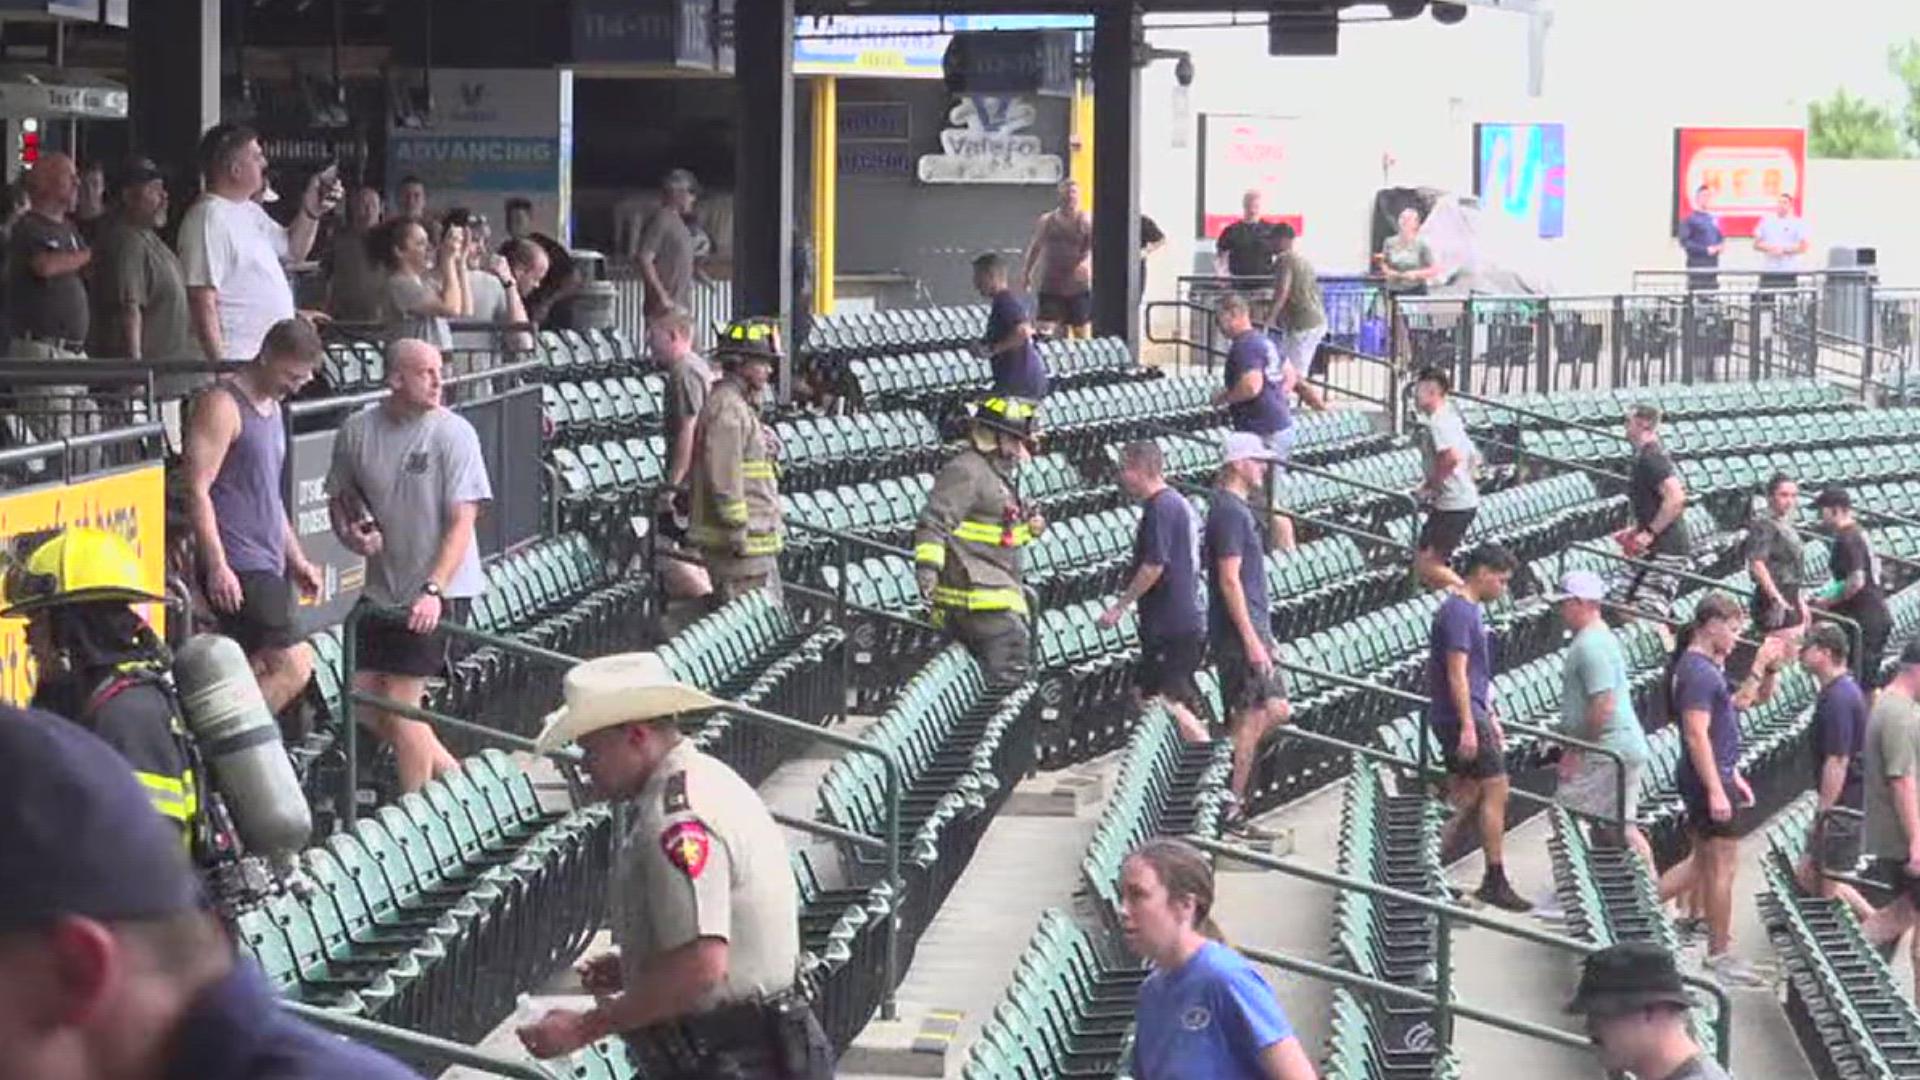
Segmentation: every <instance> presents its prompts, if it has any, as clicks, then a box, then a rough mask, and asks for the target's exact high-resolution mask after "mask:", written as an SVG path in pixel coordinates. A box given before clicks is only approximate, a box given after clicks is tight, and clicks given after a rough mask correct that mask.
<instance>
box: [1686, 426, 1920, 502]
mask: <svg viewBox="0 0 1920 1080" xmlns="http://www.w3.org/2000/svg"><path fill="white" fill-rule="evenodd" d="M1912 451H1913V444H1912V442H1911V441H1909V440H1902V439H1891V440H1888V441H1885V442H1870V443H1861V444H1858V445H1853V446H1829V447H1821V448H1807V447H1802V448H1800V449H1793V450H1779V449H1776V450H1759V451H1755V452H1753V453H1751V454H1714V455H1710V456H1703V457H1697V458H1693V459H1691V460H1689V461H1686V462H1683V463H1682V464H1681V466H1680V474H1681V476H1683V477H1684V478H1685V479H1686V482H1687V486H1688V487H1689V488H1690V489H1691V490H1693V491H1694V492H1696V493H1697V494H1699V495H1701V496H1704V497H1708V498H1714V497H1716V496H1728V495H1743V496H1744V495H1748V494H1754V493H1757V492H1759V491H1760V490H1761V488H1762V486H1763V485H1764V484H1766V483H1767V481H1768V480H1771V479H1772V478H1773V476H1774V475H1775V474H1776V473H1785V474H1786V475H1788V476H1791V477H1793V478H1794V479H1795V480H1797V481H1799V483H1800V486H1801V487H1802V488H1804V489H1806V490H1807V491H1808V492H1809V493H1811V492H1813V491H1815V490H1817V489H1819V488H1821V487H1825V486H1827V485H1829V484H1846V485H1858V484H1861V483H1863V482H1867V481H1877V480H1889V479H1895V478H1900V477H1910V476H1913V475H1915V474H1916V473H1917V472H1920V463H1916V461H1915V458H1914V454H1913V452H1912ZM1716 501H1718V500H1717V499H1716Z"/></svg>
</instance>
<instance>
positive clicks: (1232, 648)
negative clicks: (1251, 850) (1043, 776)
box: [1204, 431, 1291, 834]
mask: <svg viewBox="0 0 1920 1080" xmlns="http://www.w3.org/2000/svg"><path fill="white" fill-rule="evenodd" d="M1220 458H1221V462H1220V481H1219V484H1218V486H1217V487H1216V488H1215V490H1214V495H1213V498H1212V499H1211V500H1210V501H1209V502H1208V505H1207V531H1206V536H1205V538H1204V546H1205V549H1206V566H1207V568H1208V570H1209V571H1210V572H1211V574H1210V577H1211V580H1210V584H1209V588H1208V592H1207V639H1208V641H1209V643H1210V644H1211V645H1212V649H1213V663H1214V666H1215V667H1216V668H1217V669H1218V671H1219V673H1220V696H1221V701H1222V704H1223V705H1224V706H1225V707H1226V713H1227V730H1228V732H1229V733H1230V735H1231V736H1232V738H1233V775H1232V777H1231V779H1230V780H1229V781H1228V790H1229V791H1230V793H1231V794H1232V796H1233V799H1234V806H1233V808H1232V809H1231V810H1230V811H1229V812H1228V818H1227V822H1226V824H1227V827H1228V828H1230V829H1233V830H1235V831H1238V832H1243V833H1249V834H1251V833H1255V832H1257V831H1258V830H1255V829H1253V828H1252V827H1251V826H1249V825H1248V824H1247V801H1246V800H1247V784H1248V781H1249V780H1250V779H1251V778H1252V776H1253V761H1254V757H1255V756H1256V755H1257V754H1258V753H1259V750H1260V741H1261V740H1262V739H1264V738H1265V737H1266V735H1267V733H1268V732H1270V731H1272V730H1273V729H1274V728H1275V727H1277V726H1279V725H1280V724H1283V723H1285V722H1286V720H1287V717H1288V716H1289V715H1291V710H1290V708H1289V706H1288V705H1287V690H1286V684H1285V682H1284V681H1283V680H1282V678H1281V675H1280V671H1279V669H1278V668H1277V667H1276V664H1275V661H1276V657H1277V654H1278V652H1279V646H1277V645H1275V644H1274V641H1273V608H1272V606H1271V605H1270V604H1269V603H1268V601H1267V552H1266V547H1265V545H1264V544H1263V543H1262V542H1261V532H1260V526H1259V524H1258V523H1257V521H1256V519H1255V518H1254V516H1253V509H1252V508H1251V507H1250V506H1248V505H1247V500H1248V499H1249V498H1250V497H1251V496H1252V495H1253V493H1254V492H1256V491H1258V490H1259V489H1260V483H1261V481H1262V480H1263V479H1264V478H1265V477H1266V473H1267V469H1268V468H1269V467H1270V466H1272V465H1275V464H1278V463H1279V460H1280V456H1279V455H1278V454H1276V453H1275V452H1274V451H1273V450H1272V449H1270V448H1269V447H1268V446H1267V444H1266V441H1265V440H1264V439H1262V438H1261V437H1260V436H1259V435H1256V434H1254V433H1252V432H1250V431H1236V432H1234V433H1232V434H1230V435H1228V436H1227V440H1226V442H1225V444H1224V445H1222V447H1221V453H1220Z"/></svg>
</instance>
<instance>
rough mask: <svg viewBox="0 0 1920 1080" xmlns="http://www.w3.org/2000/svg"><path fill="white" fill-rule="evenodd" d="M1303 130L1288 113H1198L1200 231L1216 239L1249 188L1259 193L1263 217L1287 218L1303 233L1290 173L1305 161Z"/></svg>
mask: <svg viewBox="0 0 1920 1080" xmlns="http://www.w3.org/2000/svg"><path fill="white" fill-rule="evenodd" d="M1302 130H1303V129H1302V127H1301V125H1300V121H1299V120H1297V119H1295V118H1293V117H1286V116H1241V115H1233V114H1225V113H1201V114H1200V153H1199V155H1198V157H1199V161H1200V181H1199V183H1200V215H1199V217H1200V220H1199V221H1198V223H1197V224H1198V226H1199V228H1200V235H1201V236H1204V237H1207V238H1208V239H1214V238H1217V237H1218V236H1219V235H1220V230H1222V229H1224V228H1226V227H1227V226H1228V225H1231V224H1233V223H1234V222H1235V221H1238V220H1240V202H1241V199H1242V198H1243V197H1244V196H1245V195H1246V193H1247V192H1248V191H1258V192H1259V193H1260V195H1261V206H1262V210H1263V217H1262V220H1264V221H1267V222H1269V223H1278V222H1282V221H1285V222H1288V223H1290V224H1291V225H1292V226H1293V227H1294V229H1295V230H1296V231H1298V232H1299V233H1300V235H1302V236H1305V235H1306V232H1307V222H1306V218H1305V216H1304V215H1302V214H1301V213H1300V211H1299V203H1298V202H1297V201H1296V200H1297V199H1298V198H1299V195H1298V188H1299V183H1298V181H1297V180H1296V179H1295V178H1294V175H1293V171H1294V170H1295V169H1296V168H1298V167H1300V163H1301V162H1302V161H1304V160H1305V155H1304V154H1303V153H1302V152H1301V146H1300V144H1301V141H1302Z"/></svg>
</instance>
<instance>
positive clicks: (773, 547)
mask: <svg viewBox="0 0 1920 1080" xmlns="http://www.w3.org/2000/svg"><path fill="white" fill-rule="evenodd" d="M714 353H715V358H716V359H718V360H719V362H720V366H721V369H722V370H723V371H724V372H725V374H724V376H723V377H722V378H721V379H720V381H719V382H718V383H716V384H715V385H714V387H713V390H712V391H711V392H710V393H709V394H708V395H707V403H706V406H705V407H704V408H702V409H701V410H700V421H699V424H698V426H697V427H696V428H695V431H694V447H693V495H692V513H691V517H690V519H689V524H688V528H687V538H688V540H689V541H690V542H691V543H692V544H693V545H694V546H695V547H697V548H698V549H699V550H700V553H701V554H702V556H704V557H705V559H706V561H707V570H708V573H709V574H710V575H711V576H712V578H713V599H714V604H715V605H716V606H719V605H724V604H726V603H728V602H729V601H731V600H733V599H734V598H736V597H739V596H744V595H745V594H747V593H749V592H752V591H753V590H755V589H771V590H772V591H773V593H774V595H775V597H776V599H777V598H778V596H779V593H780V568H779V556H780V548H781V546H782V538H783V536H784V533H785V527H784V525H783V524H782V522H781V513H780V484H779V480H778V478H777V469H776V466H775V459H776V458H777V457H778V456H779V454H778V449H777V443H776V442H775V440H774V437H773V434H772V432H770V431H768V430H767V428H766V427H765V426H764V425H763V424H762V423H761V422H760V399H761V396H762V394H763V393H764V391H765V390H766V387H767V384H768V383H769V382H771V381H772V379H773V373H774V368H775V367H776V366H777V365H778V364H779V362H780V331H779V328H778V327H777V326H775V325H774V324H773V323H771V322H769V321H765V320H748V321H743V322H734V323H732V324H731V325H729V326H728V327H727V328H726V329H725V330H724V331H722V332H721V334H720V342H719V345H718V346H717V347H716V349H715V350H714Z"/></svg>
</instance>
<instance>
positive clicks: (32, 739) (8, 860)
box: [0, 705, 203, 933]
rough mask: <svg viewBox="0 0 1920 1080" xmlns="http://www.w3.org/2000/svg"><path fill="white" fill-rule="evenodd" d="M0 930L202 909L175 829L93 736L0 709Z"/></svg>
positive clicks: (54, 720)
mask: <svg viewBox="0 0 1920 1080" xmlns="http://www.w3.org/2000/svg"><path fill="white" fill-rule="evenodd" d="M0 881H3V882H5V883H6V886H5V888H0V933H5V932H9V931H15V930H29V929H34V928H37V927H42V926H45V925H47V924H48V923H50V922H52V921H54V920H56V919H59V918H61V917H62V916H67V915H80V916H85V917H87V918H90V919H98V920H100V921H102V922H111V921H116V920H129V919H148V918H157V917H160V916H165V915H172V914H177V913H180V912H183V911H191V910H193V909H196V908H199V907H202V906H203V904H202V903H201V891H200V882H199V877H198V876H197V875H196V874H195V873H194V871H193V867H192V865H191V864H190V863H189V861H188V859H187V853H186V849H185V847H184V846H183V845H182V844H181V842H180V830H179V828H178V827H177V826H175V825H174V824H172V823H171V822H169V821H168V820H167V819H166V818H163V817H161V816H160V813H159V811H157V810H155V809H154V808H153V804H152V802H150V801H149V800H148V798H147V793H146V790H145V789H144V788H142V787H141V786H140V782H139V781H138V780H136V779H134V776H133V769H132V767H131V766H129V765H128V764H127V761H126V759H125V758H123V757H121V756H120V754H119V753H118V752H116V751H115V750H114V749H113V748H112V747H110V746H108V745H107V744H106V743H104V742H101V741H100V739H99V738H98V737H96V736H95V735H94V734H93V733H92V732H90V731H87V730H86V729H84V728H82V727H80V726H79V725H78V724H74V723H72V722H70V721H67V720H64V719H61V718H60V717H57V716H54V715H52V714H50V713H44V712H36V711H28V710H23V709H16V708H13V707H11V706H4V705H0Z"/></svg>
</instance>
